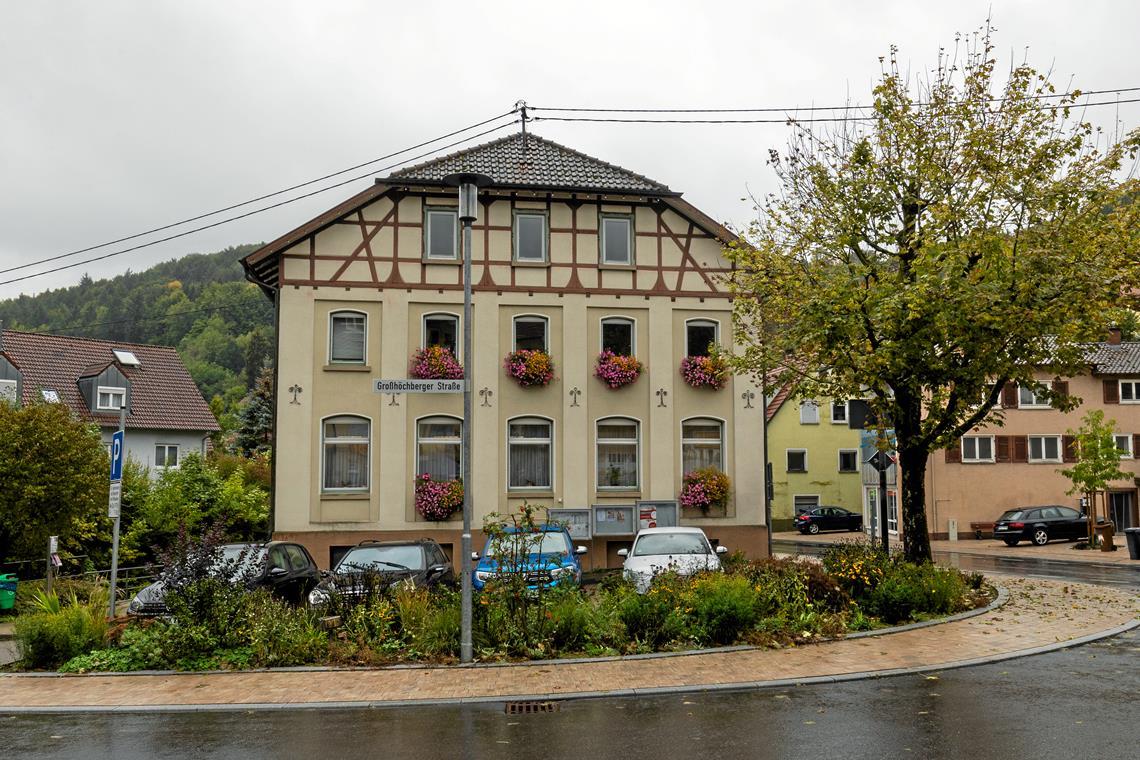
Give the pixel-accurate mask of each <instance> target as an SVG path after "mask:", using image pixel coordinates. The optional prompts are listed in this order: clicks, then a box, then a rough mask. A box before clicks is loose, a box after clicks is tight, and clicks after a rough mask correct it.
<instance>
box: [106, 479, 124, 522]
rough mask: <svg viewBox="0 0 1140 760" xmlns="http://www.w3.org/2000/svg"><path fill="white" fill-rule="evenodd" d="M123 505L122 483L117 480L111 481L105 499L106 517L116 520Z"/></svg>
mask: <svg viewBox="0 0 1140 760" xmlns="http://www.w3.org/2000/svg"><path fill="white" fill-rule="evenodd" d="M122 503H123V483H122V481H119V480H112V481H111V493H110V495H109V497H108V498H107V517H112V518H117V517H118V516H119V509H120V507H121V506H122Z"/></svg>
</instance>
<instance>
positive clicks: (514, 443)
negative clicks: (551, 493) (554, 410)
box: [507, 417, 554, 490]
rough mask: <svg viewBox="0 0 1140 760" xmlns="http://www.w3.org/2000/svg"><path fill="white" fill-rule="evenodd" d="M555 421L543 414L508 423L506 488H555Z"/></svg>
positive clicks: (520, 418)
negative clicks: (553, 437) (543, 416)
mask: <svg viewBox="0 0 1140 760" xmlns="http://www.w3.org/2000/svg"><path fill="white" fill-rule="evenodd" d="M552 428H553V424H552V423H551V422H550V420H546V419H543V418H541V417H519V418H516V419H513V420H510V421H508V422H507V469H508V479H507V488H509V489H510V490H522V489H527V488H535V489H544V490H548V489H550V488H552V487H553V484H554V477H553V456H552V452H553V445H552V436H551V434H552V432H553V430H552Z"/></svg>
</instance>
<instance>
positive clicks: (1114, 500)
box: [1108, 491, 1137, 533]
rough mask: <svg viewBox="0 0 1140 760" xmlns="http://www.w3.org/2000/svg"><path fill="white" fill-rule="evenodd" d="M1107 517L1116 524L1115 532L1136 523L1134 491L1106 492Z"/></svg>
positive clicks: (1133, 525)
mask: <svg viewBox="0 0 1140 760" xmlns="http://www.w3.org/2000/svg"><path fill="white" fill-rule="evenodd" d="M1108 519H1110V520H1112V522H1113V523H1115V525H1116V532H1117V533H1119V532H1120V531H1122V530H1124V529H1125V528H1135V527H1137V525H1136V492H1135V491H1112V492H1110V493H1109V494H1108Z"/></svg>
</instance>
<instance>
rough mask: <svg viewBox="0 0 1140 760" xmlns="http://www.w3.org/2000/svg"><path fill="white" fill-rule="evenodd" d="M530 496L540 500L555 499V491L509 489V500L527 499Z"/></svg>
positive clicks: (546, 489)
mask: <svg viewBox="0 0 1140 760" xmlns="http://www.w3.org/2000/svg"><path fill="white" fill-rule="evenodd" d="M528 496H537V497H539V498H553V497H554V491H553V490H552V489H549V488H508V489H507V498H509V499H525V498H527V497H528Z"/></svg>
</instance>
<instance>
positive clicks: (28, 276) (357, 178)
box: [0, 119, 519, 285]
mask: <svg viewBox="0 0 1140 760" xmlns="http://www.w3.org/2000/svg"><path fill="white" fill-rule="evenodd" d="M518 121H519V120H518V119H515V120H513V121H509V122H506V123H504V124H500V125H498V126H496V127H492V128H491V129H487V130H484V131H482V132H477V133H475V134H473V135H469V136H467V137H464V138H463V139H462V140H457V141H455V142H453V143H449V144H447V145H441V146H438V147H435V148H433V149H431V150H429V151H427V152H426V153H421V154H419V155H416V156H412V157H410V158H405V159H404V160H402V161H398V162H396V163H394V164H390V165H388V166H384V167H381V168H379V169H373V170H372V171H369V172H366V173H365V174H360V175H357V176H355V177H350V178H349V179H346V180H343V181H341V182H337V183H336V184H333V185H327V186H325V187H322V188H320V189H317V190H313V191H312V192H308V193H304V194H302V195H297V196H294V197H292V198H286V199H285V200H283V201H279V202H277V203H272V204H270V205H268V206H262V207H261V208H256V209H254V210H252V211H247V212H245V213H244V214H237V215H235V216H230V217H226V218H225V219H221V220H219V221H217V222H212V223H210V224H204V225H202V226H200V227H194V228H192V229H189V230H185V231H183V232H178V233H175V234H173V235H168V236H166V237H163V238H158V239H157V240H151V241H148V242H146V243H140V244H138V245H134V246H131V247H130V248H123V249H122V250H118V251H112V252H111V253H105V254H103V255H101V256H92V257H91V258H89V259H83V260H82V261H76V262H73V263H71V264H64V265H62V266H58V267H53V268H51V269H45V270H43V271H42V272H33V273H32V274H25V275H22V276H20V277H13V278H11V279H8V280H0V285H10V284H11V283H13V282H20V281H22V280H30V279H32V278H34V277H42V276H43V275H45V274H51V273H53V272H62V271H63V270H65V269H72V268H73V267H80V266H83V265H84V264H90V263H92V262H95V261H102V260H104V259H109V258H111V257H113V256H121V255H122V254H124V253H130V252H131V251H137V250H140V249H142V248H149V247H150V246H152V245H158V244H159V243H165V242H167V241H170V240H176V239H178V238H182V237H186V236H187V235H193V234H194V233H196V232H201V231H203V230H208V229H211V228H213V227H220V226H221V225H223V224H229V223H230V222H235V221H237V220H239V219H245V218H246V217H250V216H254V215H255V214H260V213H263V212H265V211H270V210H272V209H275V208H279V207H281V206H286V205H288V204H290V203H295V202H297V201H299V200H304V199H305V198H311V197H313V196H314V195H319V194H320V193H324V192H327V191H329V190H333V189H335V188H338V187H343V186H344V185H348V184H351V183H353V182H358V181H360V180H362V179H367V178H368V177H371V176H372V175H374V174H377V173H379V172H383V171H389V170H390V169H395V168H396V167H399V166H403V165H405V164H407V163H409V162H411V161H415V160H417V159H420V158H426V157H427V156H431V155H434V154H436V153H438V152H439V151H441V150H446V149H448V148H454V147H456V146H458V145H462V144H464V143H468V142H471V141H472V140H474V139H476V138H479V137H483V136H484V135H489V134H491V133H493V132H498V131H499V130H501V129H504V128H506V127H510V126H513V125H515V124H518ZM51 260H52V259H43V260H41V261H36V262H32V263H31V264H28V265H25V266H32V265H35V264H43V263H46V262H48V261H51Z"/></svg>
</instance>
